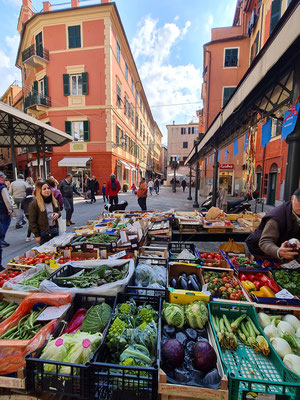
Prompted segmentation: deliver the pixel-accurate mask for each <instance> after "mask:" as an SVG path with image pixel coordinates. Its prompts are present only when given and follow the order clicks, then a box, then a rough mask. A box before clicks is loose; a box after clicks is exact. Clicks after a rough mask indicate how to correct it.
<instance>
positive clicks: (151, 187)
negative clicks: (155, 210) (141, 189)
mask: <svg viewBox="0 0 300 400" xmlns="http://www.w3.org/2000/svg"><path fill="white" fill-rule="evenodd" d="M153 187H154V182H153V180H152V179H151V178H150V179H149V182H148V188H149V193H150V195H151V196H152V192H153Z"/></svg>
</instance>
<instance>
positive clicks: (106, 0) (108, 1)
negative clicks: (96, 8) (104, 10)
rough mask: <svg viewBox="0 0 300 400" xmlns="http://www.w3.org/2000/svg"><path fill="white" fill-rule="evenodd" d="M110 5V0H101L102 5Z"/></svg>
mask: <svg viewBox="0 0 300 400" xmlns="http://www.w3.org/2000/svg"><path fill="white" fill-rule="evenodd" d="M108 3H110V0H101V4H108Z"/></svg>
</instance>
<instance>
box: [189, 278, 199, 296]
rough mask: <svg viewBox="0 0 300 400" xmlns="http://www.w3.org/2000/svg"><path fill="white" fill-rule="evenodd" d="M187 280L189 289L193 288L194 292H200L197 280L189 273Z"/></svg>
mask: <svg viewBox="0 0 300 400" xmlns="http://www.w3.org/2000/svg"><path fill="white" fill-rule="evenodd" d="M189 282H190V285H191V290H195V291H196V292H201V289H200V287H199V285H198V283H197V281H195V279H194V278H193V276H192V275H189Z"/></svg>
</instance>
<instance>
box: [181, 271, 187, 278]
mask: <svg viewBox="0 0 300 400" xmlns="http://www.w3.org/2000/svg"><path fill="white" fill-rule="evenodd" d="M180 277H182V278H184V279H187V274H186V273H185V272H181V273H180V274H179V278H180Z"/></svg>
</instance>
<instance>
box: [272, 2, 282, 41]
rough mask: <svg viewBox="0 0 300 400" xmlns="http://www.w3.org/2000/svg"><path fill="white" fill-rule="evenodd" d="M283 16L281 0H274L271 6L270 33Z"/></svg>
mask: <svg viewBox="0 0 300 400" xmlns="http://www.w3.org/2000/svg"><path fill="white" fill-rule="evenodd" d="M280 17H281V0H273V1H272V8H271V21H270V35H271V33H272V32H273V30H274V28H275V26H276V25H277V23H278V21H279V20H280Z"/></svg>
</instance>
